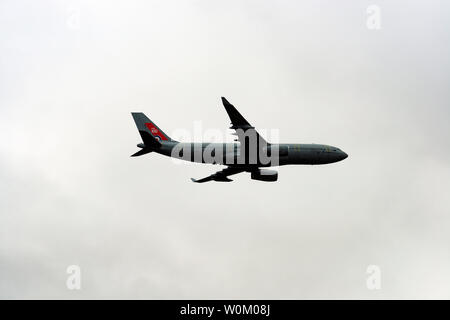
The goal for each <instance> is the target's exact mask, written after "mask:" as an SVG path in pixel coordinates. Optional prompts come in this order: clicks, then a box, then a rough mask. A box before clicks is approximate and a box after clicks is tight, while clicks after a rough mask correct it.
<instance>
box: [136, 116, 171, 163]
mask: <svg viewBox="0 0 450 320" xmlns="http://www.w3.org/2000/svg"><path fill="white" fill-rule="evenodd" d="M131 115H132V116H133V119H134V122H135V123H136V127H137V129H138V131H139V134H140V135H141V138H142V142H143V143H139V144H138V147H139V148H141V149H142V150H139V151H138V152H136V153H134V154H133V155H131V156H132V157H138V156H142V155H144V154H147V153H149V152H152V151H153V150H155V149H158V148H160V147H161V144H162V142H163V141H172V139H171V138H170V137H169V136H168V135H166V134H165V133H164V132H163V131H162V130H161V129H159V128H158V126H157V125H156V124H154V123H153V122H152V121H151V120H150V119H149V118H147V116H146V115H145V114H143V113H142V112H132V113H131Z"/></svg>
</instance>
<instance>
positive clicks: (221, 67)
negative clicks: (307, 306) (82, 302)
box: [0, 0, 450, 299]
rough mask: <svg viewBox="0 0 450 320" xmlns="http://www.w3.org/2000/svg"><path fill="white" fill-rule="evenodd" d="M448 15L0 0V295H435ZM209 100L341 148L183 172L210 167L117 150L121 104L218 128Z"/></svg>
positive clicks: (295, 138)
mask: <svg viewBox="0 0 450 320" xmlns="http://www.w3.org/2000/svg"><path fill="white" fill-rule="evenodd" d="M369 5H377V6H378V8H379V9H380V10H381V20H380V21H381V29H378V30H373V29H369V28H368V27H367V24H366V22H367V19H368V16H369V15H368V14H367V12H366V9H367V7H368V6H369ZM449 13H450V3H449V2H448V1H370V2H369V1H357V0H348V1H332V0H329V1H256V0H255V1H245V0H244V1H226V2H225V1H206V0H205V1H193V0H192V1H31V0H30V1H22V0H19V1H17V0H14V1H12V0H9V1H5V0H2V1H1V2H0V137H1V138H0V298H64V299H66V298H67V299H72V298H73V299H77V298H149V299H153V298H159V299H169V298H174V299H177V298H178V299H180V298H181V299H183V298H199V299H217V298H236V299H238V298H256V299H263V298H267V299H302V298H333V299H334V298H447V299H448V298H450V250H449V244H450V232H449V230H450V198H449V196H448V194H449V190H450V151H449V142H448V140H449V137H450V129H449V126H448V121H449V116H450V111H449V101H450V94H449V90H448V89H449V82H450V64H449V61H450V46H449V39H450V22H449V21H450V20H449V18H450V17H449ZM222 95H223V96H225V97H227V98H228V99H229V101H230V102H231V103H233V104H234V105H235V106H236V107H237V108H238V109H239V110H240V111H241V112H242V114H243V115H244V116H245V117H246V118H247V119H248V120H249V121H250V122H251V123H252V124H253V125H254V126H256V127H257V128H261V129H268V130H269V129H272V128H275V129H279V133H280V141H282V142H292V143H295V142H297V143H311V142H315V143H324V144H330V145H335V146H338V147H340V148H342V149H343V150H344V151H346V152H347V153H348V154H349V158H348V159H346V160H345V161H343V162H339V163H336V164H331V165H327V166H286V167H281V168H279V181H278V182H277V183H263V182H259V181H253V180H250V177H249V175H247V174H241V175H238V176H236V177H235V181H234V182H232V183H227V184H224V183H208V184H203V185H196V184H193V183H192V182H191V181H190V177H196V178H198V177H203V176H207V175H209V174H211V173H213V172H214V171H216V170H217V169H218V167H217V166H211V165H199V164H190V163H184V164H182V165H176V164H174V163H173V162H172V161H171V160H170V159H168V158H164V157H163V156H161V155H157V154H149V155H146V156H143V157H139V158H130V157H129V155H130V154H132V153H134V152H136V150H137V148H136V146H135V145H136V143H139V142H140V137H139V134H138V132H137V130H136V128H135V125H134V123H133V121H132V118H131V115H130V112H132V111H142V112H145V113H146V114H147V115H148V116H149V117H150V118H151V119H152V120H153V121H155V122H156V123H157V124H158V126H160V127H161V129H163V130H164V131H166V132H167V133H168V134H169V135H170V134H171V133H173V132H175V131H176V130H179V129H186V130H193V128H194V121H202V126H203V128H204V129H211V128H212V129H221V130H223V132H224V134H225V133H226V129H227V128H228V126H229V119H228V116H227V114H226V113H225V111H224V109H223V107H222V106H221V103H220V96H222ZM69 265H78V266H80V268H81V275H82V278H81V279H82V281H81V283H82V289H81V290H78V291H77V290H73V291H71V290H68V289H67V287H66V279H67V277H68V274H67V273H66V268H67V267H68V266H69ZM369 265H377V266H379V267H380V268H381V289H380V290H369V289H368V288H367V287H366V279H367V277H368V274H367V273H366V268H367V267H368V266H369Z"/></svg>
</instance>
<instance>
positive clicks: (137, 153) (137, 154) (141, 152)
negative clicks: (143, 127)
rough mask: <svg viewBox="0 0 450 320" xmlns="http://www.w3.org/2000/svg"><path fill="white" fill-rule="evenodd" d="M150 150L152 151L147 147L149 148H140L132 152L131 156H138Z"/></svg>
mask: <svg viewBox="0 0 450 320" xmlns="http://www.w3.org/2000/svg"><path fill="white" fill-rule="evenodd" d="M150 152H152V150H151V149H149V148H146V149H142V150H139V151H138V152H136V153H133V154H132V155H131V157H139V156H143V155H144V154H147V153H150Z"/></svg>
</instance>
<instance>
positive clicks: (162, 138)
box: [145, 122, 169, 140]
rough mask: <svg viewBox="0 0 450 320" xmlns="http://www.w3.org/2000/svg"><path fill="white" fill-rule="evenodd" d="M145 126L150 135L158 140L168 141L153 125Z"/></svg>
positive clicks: (147, 124)
mask: <svg viewBox="0 0 450 320" xmlns="http://www.w3.org/2000/svg"><path fill="white" fill-rule="evenodd" d="M145 126H146V127H147V128H148V130H150V132H151V133H152V135H153V136H154V137H155V138H156V137H158V138H160V139H161V140H169V139H167V137H166V136H165V135H164V134H163V133H162V132H161V131H159V130H158V129H157V128H156V127H155V125H154V124H153V123H150V122H148V123H146V124H145Z"/></svg>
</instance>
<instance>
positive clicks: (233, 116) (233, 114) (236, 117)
mask: <svg viewBox="0 0 450 320" xmlns="http://www.w3.org/2000/svg"><path fill="white" fill-rule="evenodd" d="M222 103H223V106H224V107H225V110H226V111H227V113H228V116H229V117H230V120H231V127H230V129H234V130H238V129H240V130H242V131H241V132H243V133H244V134H246V135H247V134H248V133H249V132H248V131H249V130H252V131H253V132H254V134H256V138H258V140H259V141H260V142H262V143H263V144H268V143H267V141H266V140H264V138H263V137H261V136H260V135H259V134H258V132H256V130H255V127H253V126H252V125H251V124H250V123H248V121H247V120H245V118H244V117H243V116H242V115H241V114H240V113H239V111H237V109H236V108H235V107H234V106H233V105H232V104H231V103H229V102H228V101H227V99H225V98H224V97H222ZM236 132H237V133H236V135H237V136H238V139H239V142H240V143H241V145H244V141H241V139H242V136H241V135H239V134H238V131H236Z"/></svg>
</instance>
